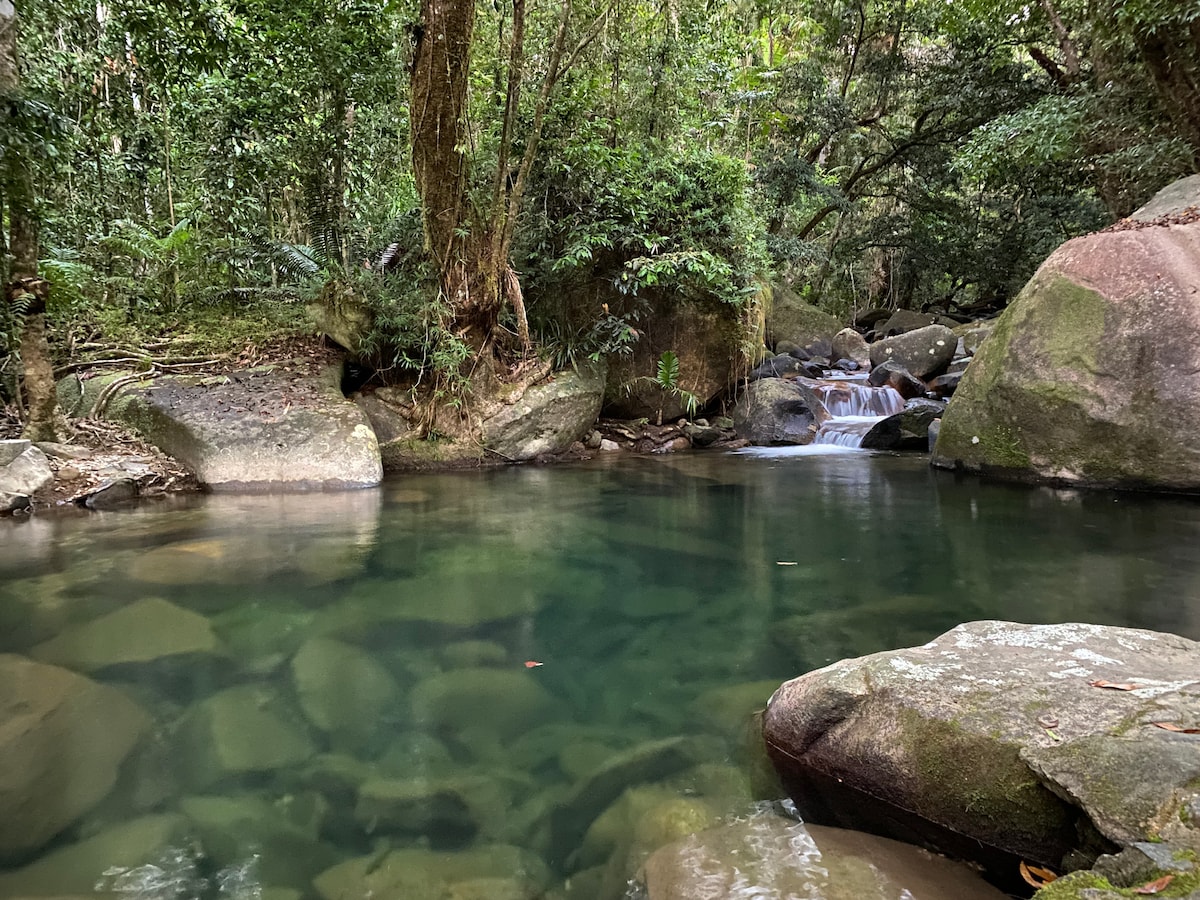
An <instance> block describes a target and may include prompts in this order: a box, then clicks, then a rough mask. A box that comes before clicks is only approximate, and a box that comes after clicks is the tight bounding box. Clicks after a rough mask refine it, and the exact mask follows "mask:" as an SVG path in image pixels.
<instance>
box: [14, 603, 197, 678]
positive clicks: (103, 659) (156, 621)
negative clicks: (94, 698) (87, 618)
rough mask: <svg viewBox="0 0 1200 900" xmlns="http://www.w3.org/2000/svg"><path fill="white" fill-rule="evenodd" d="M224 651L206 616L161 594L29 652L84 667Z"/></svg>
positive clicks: (45, 659) (88, 669) (90, 669)
mask: <svg viewBox="0 0 1200 900" xmlns="http://www.w3.org/2000/svg"><path fill="white" fill-rule="evenodd" d="M219 651H220V647H219V644H218V643H217V638H216V635H215V634H213V630H212V626H211V625H210V624H209V621H208V619H206V618H205V617H204V616H202V615H200V614H198V613H194V612H192V611H191V610H187V609H182V608H180V607H178V606H176V605H175V604H173V603H168V602H167V601H166V600H162V599H160V598H158V597H148V598H146V599H145V600H138V601H136V602H134V603H130V604H129V605H128V606H123V607H121V608H120V609H118V610H116V611H115V612H111V613H109V614H108V615H106V616H101V617H100V618H98V619H94V620H92V621H91V622H87V623H85V624H83V625H76V626H74V627H72V628H68V629H67V630H66V631H64V632H63V633H62V634H60V635H59V636H58V637H55V638H51V639H50V640H48V641H46V642H45V643H42V644H38V645H37V646H36V647H34V648H33V649H32V650H31V651H30V652H29V655H30V656H32V657H33V658H34V659H39V660H41V661H42V662H48V663H55V664H56V665H61V666H66V667H67V668H69V669H75V670H77V671H81V672H96V671H99V670H101V669H106V668H109V667H110V666H121V665H132V664H138V663H152V662H156V661H159V660H164V659H168V658H178V657H183V658H191V659H192V660H193V661H194V660H195V658H196V657H199V656H213V655H216V654H217V653H218V652H219Z"/></svg>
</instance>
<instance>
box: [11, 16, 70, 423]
mask: <svg viewBox="0 0 1200 900" xmlns="http://www.w3.org/2000/svg"><path fill="white" fill-rule="evenodd" d="M20 89H21V76H20V67H19V62H18V53H17V11H16V9H15V7H14V6H13V4H12V3H11V2H10V0H0V98H5V99H10V98H14V99H15V98H16V97H17V95H18V94H19V93H20ZM4 176H5V180H6V182H7V183H6V190H5V192H4V193H5V195H6V196H7V199H8V224H9V239H8V247H9V253H10V254H11V257H12V266H11V268H10V270H9V273H8V283H7V284H6V285H5V289H4V298H5V302H7V303H9V304H10V305H11V307H12V308H13V310H14V311H15V312H16V313H17V315H18V316H19V317H20V321H21V322H22V326H21V347H20V353H21V367H22V371H23V374H24V393H25V398H26V403H27V404H28V406H27V410H26V412H27V415H26V420H25V429H24V433H25V436H26V437H28V438H31V439H33V440H37V441H52V440H55V438H56V437H57V435H56V433H55V426H54V407H55V395H54V367H53V366H52V365H51V362H50V348H49V346H48V344H47V343H46V300H47V298H48V297H49V294H50V285H49V283H48V282H45V281H43V280H41V279H40V278H39V277H38V225H39V223H38V219H37V212H36V208H35V206H36V204H35V197H34V186H33V173H32V172H31V171H30V167H29V160H28V157H27V156H26V155H25V154H22V153H10V154H8V170H7V171H6V172H5V173H4Z"/></svg>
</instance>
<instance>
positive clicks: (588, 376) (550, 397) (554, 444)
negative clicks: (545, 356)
mask: <svg viewBox="0 0 1200 900" xmlns="http://www.w3.org/2000/svg"><path fill="white" fill-rule="evenodd" d="M605 374H606V368H605V366H604V365H603V364H602V363H593V362H590V361H584V362H581V363H579V364H578V365H577V366H576V367H575V368H574V369H564V370H563V371H561V372H556V373H554V375H553V376H552V377H550V378H549V379H547V380H546V381H543V382H541V383H539V384H535V385H532V386H531V387H528V388H526V389H525V390H524V391H523V392H522V393H521V395H520V396H519V397H512V398H501V399H500V400H499V401H498V402H497V403H496V404H495V405H494V406H493V408H492V409H491V410H486V409H485V410H481V421H480V437H481V440H482V443H483V446H484V447H486V448H487V449H488V450H490V451H491V452H492V453H495V454H496V455H498V456H501V457H503V458H505V459H509V460H515V461H524V460H528V459H533V458H534V457H537V456H541V455H542V454H545V453H560V452H562V451H563V450H566V449H567V448H568V447H570V446H571V444H573V443H574V442H575V441H578V440H580V439H582V438H583V437H585V436H586V435H587V433H588V432H589V431H590V430H591V428H592V426H593V425H594V424H595V422H596V417H597V416H599V415H600V406H601V404H602V403H603V402H604V387H605Z"/></svg>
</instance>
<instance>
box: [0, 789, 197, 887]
mask: <svg viewBox="0 0 1200 900" xmlns="http://www.w3.org/2000/svg"><path fill="white" fill-rule="evenodd" d="M6 808H7V807H6ZM188 837H189V829H188V822H187V819H185V818H184V817H183V816H180V815H176V814H173V813H167V814H163V815H153V816H143V817H142V818H140V819H133V820H132V821H129V822H122V823H121V824H120V825H113V826H111V827H109V828H105V829H104V830H103V831H100V832H99V833H98V834H94V835H92V836H91V837H89V838H86V839H84V840H82V841H79V842H78V843H74V844H67V845H66V846H63V847H59V848H57V849H55V850H53V851H52V852H50V853H47V854H46V855H45V856H43V857H42V858H40V859H38V860H37V861H36V862H32V863H30V864H29V865H27V866H25V867H24V868H21V869H17V870H16V871H14V872H3V873H0V897H22V896H28V897H39V898H49V897H58V896H61V895H63V894H81V895H85V894H86V895H91V896H95V895H96V885H97V883H98V882H99V883H100V884H101V885H103V887H102V890H104V891H106V890H107V888H108V887H110V886H111V885H112V884H113V881H114V880H115V879H116V878H118V877H120V875H122V874H123V873H125V872H128V871H130V870H132V869H135V868H137V867H139V866H146V865H154V866H156V867H157V869H158V870H159V871H158V873H156V872H153V871H146V872H145V873H144V874H145V876H146V882H147V883H146V884H145V885H144V886H145V888H146V889H147V890H146V892H145V893H144V894H142V895H141V896H147V895H148V896H155V894H153V893H151V891H153V890H155V889H157V890H158V891H162V893H161V894H159V895H158V896H180V895H181V894H182V895H183V896H190V895H193V894H194V892H197V891H199V890H201V887H202V886H201V884H200V883H199V880H198V879H196V880H194V881H193V880H192V879H191V878H189V876H192V877H194V876H195V872H194V870H193V869H191V868H190V866H189V861H188V859H187V854H186V853H185V851H184V849H183V848H184V847H185V846H186V844H187V840H188ZM172 863H174V864H175V865H172ZM109 873H111V874H109ZM160 875H161V877H160ZM172 882H174V883H173V884H172ZM189 882H190V883H189ZM133 887H134V888H135V889H136V888H137V885H136V882H135V884H134V885H133ZM168 890H169V891H170V893H169V894H168V893H166V892H167V891H168ZM105 895H106V894H105V893H102V894H101V896H105ZM118 896H119V895H118ZM126 896H129V895H128V894H126ZM134 896H138V895H137V894H135V895H134Z"/></svg>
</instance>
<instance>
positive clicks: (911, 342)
mask: <svg viewBox="0 0 1200 900" xmlns="http://www.w3.org/2000/svg"><path fill="white" fill-rule="evenodd" d="M957 347H958V338H957V337H956V336H955V334H954V332H953V331H951V330H950V329H949V328H947V327H946V326H945V325H926V326H925V327H924V328H918V329H916V330H915V331H906V332H904V333H903V334H898V335H896V336H895V337H890V338H885V339H883V340H882V341H876V342H875V343H874V344H872V345H871V365H873V366H878V365H881V364H882V363H884V362H886V361H888V360H893V361H895V362H898V363H899V364H900V365H902V366H903V367H904V368H906V369H907V370H908V371H909V372H911V373H912V374H913V375H915V376H916V377H917V378H929V377H930V376H933V375H938V374H941V373H942V372H944V371H945V370H946V367H947V366H949V365H950V362H951V360H953V359H954V351H955V348H957Z"/></svg>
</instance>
